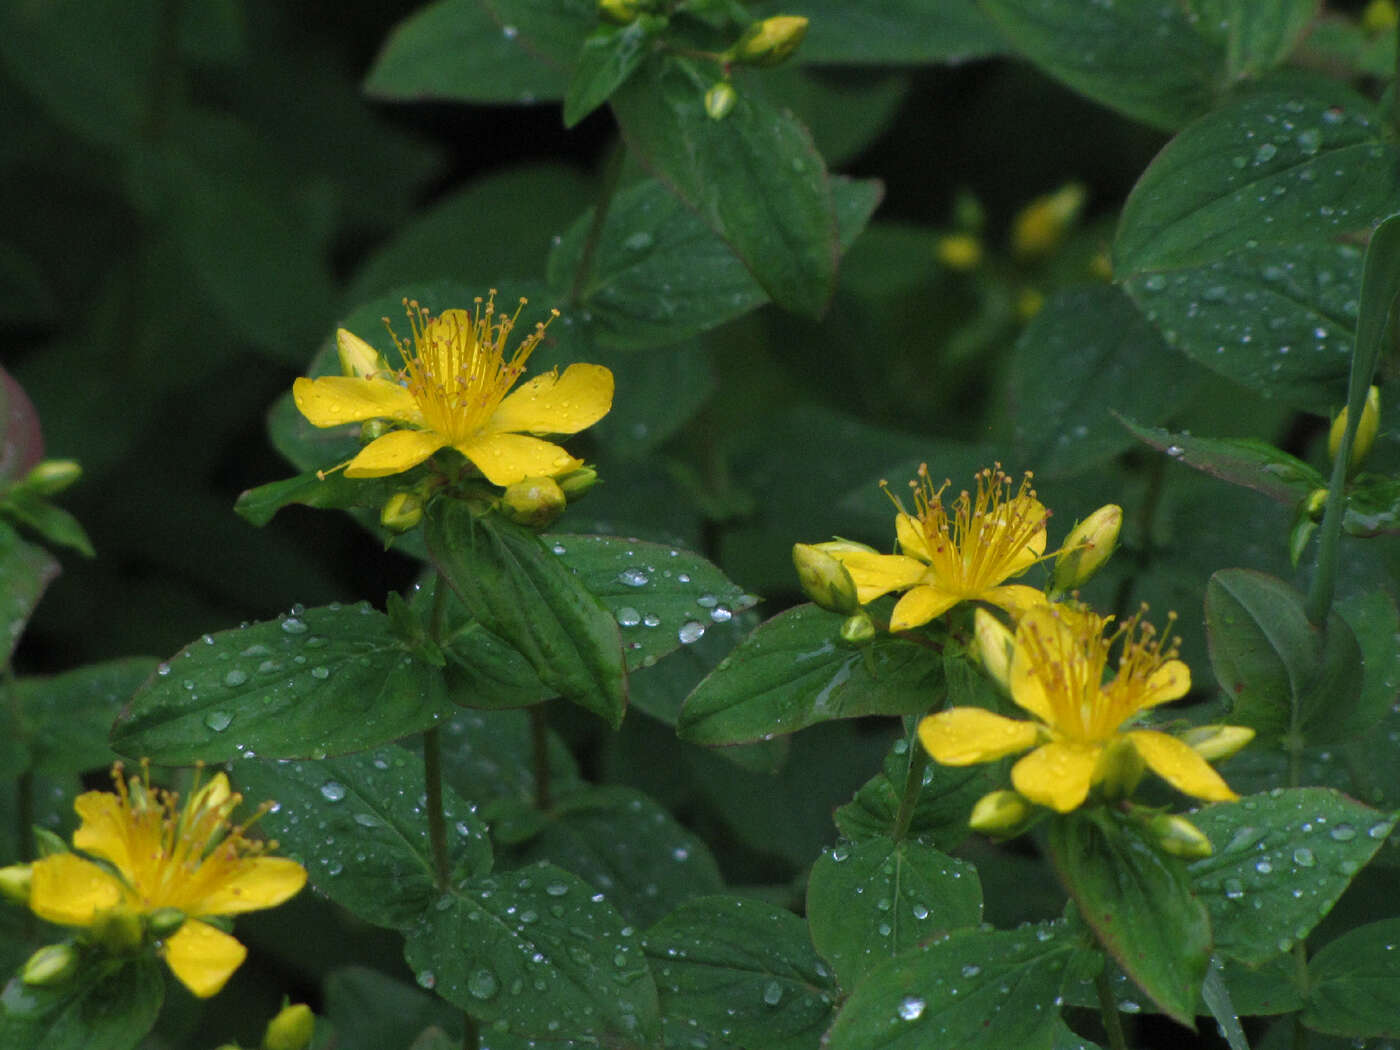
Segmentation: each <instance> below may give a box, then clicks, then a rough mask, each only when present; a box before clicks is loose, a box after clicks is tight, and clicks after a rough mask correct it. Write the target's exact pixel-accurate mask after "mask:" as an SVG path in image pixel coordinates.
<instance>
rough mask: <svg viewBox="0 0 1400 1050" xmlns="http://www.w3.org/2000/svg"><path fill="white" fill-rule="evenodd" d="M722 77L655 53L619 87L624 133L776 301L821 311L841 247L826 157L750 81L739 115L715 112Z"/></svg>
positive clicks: (616, 105) (617, 109)
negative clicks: (709, 95)
mask: <svg viewBox="0 0 1400 1050" xmlns="http://www.w3.org/2000/svg"><path fill="white" fill-rule="evenodd" d="M712 79H713V78H712V77H707V76H706V75H705V74H704V73H702V72H701V70H700V69H699V67H698V66H696V65H695V64H694V63H692V62H691V61H689V60H686V59H669V60H662V59H659V58H652V59H651V60H650V61H648V62H647V63H646V64H645V65H643V66H642V68H641V69H639V70H638V71H637V72H636V73H635V74H633V76H632V77H631V78H630V79H629V80H628V81H627V83H626V84H625V85H624V86H623V87H622V88H621V89H620V90H619V91H617V92H616V93H615V94H614V95H613V97H612V106H613V112H614V113H615V114H616V116H617V121H618V123H619V124H620V125H621V127H622V133H623V136H624V137H625V138H626V140H627V143H628V145H629V146H630V147H631V148H632V149H634V150H635V151H636V152H637V153H638V154H639V155H640V156H641V158H642V159H643V160H644V161H645V162H646V164H647V165H648V166H649V167H650V168H652V169H653V170H654V171H655V172H656V174H657V176H658V177H659V178H660V179H661V180H662V181H663V182H665V183H666V184H667V186H669V187H670V189H671V191H672V192H673V193H675V194H676V196H678V197H679V198H680V199H681V200H682V201H684V202H685V203H686V204H687V205H688V206H689V207H691V208H693V209H695V211H696V212H698V213H699V215H700V217H701V218H702V219H703V220H704V221H705V224H706V225H708V226H709V227H710V228H711V229H712V230H714V232H715V233H717V234H719V236H720V237H722V238H723V239H724V240H725V241H726V242H728V244H729V246H730V247H731V248H732V249H733V251H734V253H735V254H736V255H738V256H739V258H740V259H742V260H743V262H744V265H745V266H747V267H748V269H749V271H750V272H751V273H752V274H753V276H754V278H755V279H756V280H757V281H758V283H759V284H760V285H761V286H762V287H763V289H764V291H766V292H767V293H768V294H769V295H771V296H772V297H773V300H774V302H776V303H777V304H778V305H779V306H782V307H784V308H785V309H788V310H792V311H794V312H796V313H800V314H805V315H807V316H810V317H817V316H819V315H820V314H821V313H822V311H823V310H824V309H825V308H826V304H827V302H828V300H830V298H831V293H832V291H833V289H834V288H835V285H836V260H837V255H838V250H839V249H838V241H837V228H836V216H835V210H834V208H833V205H832V196H831V186H830V184H829V182H828V179H827V174H826V166H825V164H824V163H823V162H822V158H821V156H820V154H818V153H817V151H816V149H815V147H814V146H813V145H812V140H811V135H810V134H809V133H808V131H807V129H806V128H804V127H803V126H802V125H801V124H800V123H799V122H798V121H797V120H796V118H794V117H793V116H792V115H791V114H789V113H785V112H780V111H778V110H775V109H773V108H771V107H770V106H769V105H768V104H767V103H765V102H763V101H762V100H761V99H760V98H758V97H757V96H755V95H753V94H752V93H749V92H746V91H745V90H744V88H743V84H742V82H740V83H739V84H737V87H738V89H739V97H738V102H737V103H736V104H735V106H734V108H733V110H731V111H730V113H729V115H728V116H726V117H725V118H724V119H723V120H711V119H710V117H709V116H708V115H707V114H706V113H705V107H704V95H705V91H706V90H707V89H708V88H709V86H710V82H711V80H712Z"/></svg>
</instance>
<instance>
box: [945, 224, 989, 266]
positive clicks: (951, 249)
mask: <svg viewBox="0 0 1400 1050" xmlns="http://www.w3.org/2000/svg"><path fill="white" fill-rule="evenodd" d="M936 254H937V255H938V261H939V262H941V263H942V264H943V265H944V266H946V267H948V269H950V270H963V271H966V270H975V269H977V267H978V266H979V265H981V263H982V241H981V239H980V238H978V237H976V236H975V235H973V234H971V233H949V234H945V235H944V236H942V237H940V238H939V239H938V248H937V249H936Z"/></svg>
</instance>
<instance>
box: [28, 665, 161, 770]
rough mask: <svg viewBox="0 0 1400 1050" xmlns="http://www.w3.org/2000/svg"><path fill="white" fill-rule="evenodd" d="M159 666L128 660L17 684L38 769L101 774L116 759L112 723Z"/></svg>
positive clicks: (31, 752)
mask: <svg viewBox="0 0 1400 1050" xmlns="http://www.w3.org/2000/svg"><path fill="white" fill-rule="evenodd" d="M156 663H157V661H156V660H154V659H152V658H149V657H144V656H129V657H126V658H124V659H120V660H109V661H106V662H104V663H99V664H89V665H88V666H86V667H80V668H77V669H76V670H72V671H67V672H65V673H63V674H58V675H53V676H51V677H38V676H35V677H28V678H21V679H18V680H17V681H16V682H15V684H14V697H15V702H16V704H17V705H18V708H19V710H20V711H22V712H23V713H24V714H23V717H24V721H25V725H26V727H27V737H28V739H27V744H28V747H29V752H30V757H31V761H32V764H33V768H34V769H36V770H40V771H43V772H47V773H53V774H66V773H72V772H74V771H80V770H88V769H101V768H102V767H104V766H107V765H110V764H111V762H112V759H113V758H115V757H116V756H115V755H114V754H113V753H112V746H111V744H109V743H108V741H107V736H108V734H109V733H110V732H111V729H112V722H113V721H114V720H115V719H116V717H117V714H118V713H119V712H120V711H121V709H122V705H124V704H125V703H126V702H127V700H128V699H130V697H131V695H132V693H134V692H135V691H136V689H137V688H138V687H139V686H140V685H141V684H142V683H143V682H145V681H146V680H147V679H148V678H149V677H150V676H151V675H152V674H153V673H154V672H155V669H156Z"/></svg>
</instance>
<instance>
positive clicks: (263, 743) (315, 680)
mask: <svg viewBox="0 0 1400 1050" xmlns="http://www.w3.org/2000/svg"><path fill="white" fill-rule="evenodd" d="M451 710H452V706H451V704H450V703H449V701H448V699H447V695H446V690H445V688H444V686H443V679H442V675H441V673H439V672H438V671H437V670H436V669H435V668H432V667H430V666H428V665H426V664H423V663H419V662H418V661H416V660H413V659H411V658H410V656H409V654H408V651H407V649H405V647H404V645H403V643H402V642H401V641H400V640H399V639H398V638H397V637H396V636H395V635H394V632H393V629H392V625H391V624H390V622H389V618H388V617H387V616H385V615H384V614H382V613H378V612H375V611H374V610H373V609H371V608H370V607H369V606H368V605H367V604H363V603H362V604H359V605H352V606H340V605H331V606H326V607H323V608H319V609H306V610H295V609H294V610H293V611H292V613H291V614H289V615H287V616H285V617H283V618H282V619H280V620H268V621H265V622H263V623H255V624H252V625H250V626H248V627H240V628H238V629H236V630H232V631H221V632H219V633H218V634H217V635H205V636H204V637H203V638H202V639H200V640H199V641H196V642H193V643H192V644H190V645H187V646H186V647H185V648H184V649H181V650H180V652H178V653H177V654H176V655H175V656H174V657H172V658H171V659H170V661H169V662H168V663H165V664H162V665H161V666H160V667H159V668H158V670H157V672H156V674H155V675H154V676H153V677H152V678H151V679H149V680H148V681H147V682H146V684H145V685H144V686H143V687H142V688H141V689H140V690H139V691H138V692H137V693H136V695H135V696H134V697H133V698H132V700H131V703H130V705H129V706H128V707H127V709H126V710H125V711H123V712H122V716H121V718H120V719H119V721H118V722H117V724H116V726H115V727H114V728H113V730H112V746H113V747H114V748H115V749H116V750H117V751H118V752H119V753H120V754H124V755H133V756H135V755H140V756H145V757H148V758H150V759H151V760H152V761H154V762H158V763H163V764H167V765H182V764H185V763H189V762H196V761H204V762H223V761H225V760H227V759H230V758H235V757H239V756H245V755H246V756H250V757H251V756H252V755H259V756H261V757H263V758H300V757H306V756H313V757H323V756H325V755H335V754H343V753H345V752H347V751H362V750H364V749H365V748H369V747H377V746H378V745H380V744H384V743H387V742H388V741H390V740H396V739H398V738H399V737H401V736H407V735H408V734H410V733H417V732H421V731H422V730H424V729H428V728H430V727H431V726H433V725H435V724H437V722H438V721H439V720H440V719H442V718H443V717H445V716H446V715H447V714H449V713H450V712H451Z"/></svg>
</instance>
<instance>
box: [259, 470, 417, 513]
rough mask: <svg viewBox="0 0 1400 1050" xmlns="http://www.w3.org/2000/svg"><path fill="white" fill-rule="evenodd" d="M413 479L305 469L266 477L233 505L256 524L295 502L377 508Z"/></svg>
mask: <svg viewBox="0 0 1400 1050" xmlns="http://www.w3.org/2000/svg"><path fill="white" fill-rule="evenodd" d="M327 466H329V464H327ZM413 480H414V479H413V478H411V477H409V476H408V475H405V474H395V475H392V476H390V477H387V478H347V477H346V476H345V473H344V471H339V470H332V471H329V472H325V473H323V472H321V471H318V470H308V471H307V472H306V473H305V474H298V475H297V476H296V477H294V478H285V479H283V480H282V481H269V482H268V483H267V484H265V485H259V486H258V487H257V488H254V489H247V490H245V491H244V492H243V493H242V494H240V495H239V497H238V502H237V503H235V504H234V505H233V509H234V511H235V512H236V513H238V514H239V515H240V516H241V517H242V518H243V519H244V520H245V521H249V522H252V523H253V524H254V525H256V526H258V527H259V528H261V527H262V526H264V525H266V524H267V523H268V522H269V521H271V520H272V518H273V516H274V515H275V514H276V513H277V512H278V511H279V510H281V509H283V508H284V507H288V506H291V505H292V504H294V503H295V504H301V505H302V506H304V507H320V508H321V509H323V510H346V509H349V508H351V507H364V508H372V509H373V510H375V511H376V512H377V511H378V510H379V508H381V507H382V506H384V504H385V502H386V501H387V500H388V499H389V497H390V496H392V495H394V493H396V492H402V491H404V490H406V489H409V488H412V487H413Z"/></svg>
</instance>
